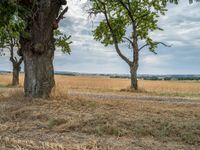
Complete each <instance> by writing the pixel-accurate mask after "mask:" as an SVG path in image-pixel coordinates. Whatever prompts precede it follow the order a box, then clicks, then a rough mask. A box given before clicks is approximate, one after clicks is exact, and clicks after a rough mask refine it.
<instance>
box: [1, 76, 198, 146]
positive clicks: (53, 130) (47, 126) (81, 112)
mask: <svg viewBox="0 0 200 150" xmlns="http://www.w3.org/2000/svg"><path fill="white" fill-rule="evenodd" d="M8 79H9V76H3V77H0V83H1V85H7V84H8V81H9V80H8ZM56 81H57V86H56V89H54V92H53V95H52V96H51V98H50V99H49V100H40V99H37V100H32V99H26V98H24V97H23V94H22V93H23V92H22V89H21V88H8V89H5V90H2V91H0V146H1V147H0V148H1V149H6V150H7V149H8V150H9V149H31V150H45V149H49V150H64V149H67V150H68V149H69V150H70V149H77V150H87V149H91V150H97V149H108V150H124V149H127V150H129V149H130V150H133V149H136V150H137V149H138V150H146V149H148V150H151V149H152V150H155V149H158V150H160V149H166V150H167V149H174V150H177V149H180V150H182V149H185V150H187V149H194V150H198V149H199V148H200V106H199V105H194V104H170V103H165V104H164V103H158V102H156V101H155V102H153V101H150V102H144V101H130V100H126V101H123V100H121V101H115V100H110V99H107V100H106V99H105V100H103V101H100V100H95V99H94V100H91V99H90V98H82V97H79V96H76V97H71V96H68V95H67V94H66V93H67V92H66V91H67V90H68V89H74V90H75V89H76V90H80V91H99V92H100V91H101V92H102V91H104V90H105V91H106V90H107V91H110V92H116V91H118V90H120V89H121V88H127V87H128V85H129V84H128V83H129V82H128V80H121V79H120V80H118V79H109V78H91V77H62V76H56ZM142 82H143V84H142ZM166 83H167V84H168V85H166V87H167V88H166V90H167V89H168V88H169V92H170V90H172V86H173V88H174V90H175V89H176V90H177V91H178V92H183V93H184V92H188V93H190V92H191V93H192V92H195V91H197V90H198V89H200V86H199V83H190V82H187V83H186V82H184V83H181V82H180V84H181V86H180V85H176V84H174V82H166ZM140 84H141V86H145V91H148V89H149V90H150V89H152V90H153V91H155V89H156V88H157V89H159V90H162V88H158V84H159V85H160V86H163V82H156V83H154V82H152V81H141V83H140ZM156 84H157V86H156ZM122 85H123V86H122ZM147 85H148V86H147ZM186 85H188V86H189V88H188V87H187V86H186ZM193 85H195V87H194V86H193ZM120 86H122V87H120ZM150 86H151V87H150ZM184 86H185V87H186V88H185V89H184ZM154 87H155V89H154ZM196 88H197V89H196ZM182 89H184V91H182ZM174 90H172V91H174ZM163 91H165V90H164V87H163ZM199 91H200V90H199ZM140 94H142V93H140Z"/></svg>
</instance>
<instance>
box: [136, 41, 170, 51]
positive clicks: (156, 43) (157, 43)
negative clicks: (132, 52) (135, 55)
mask: <svg viewBox="0 0 200 150" xmlns="http://www.w3.org/2000/svg"><path fill="white" fill-rule="evenodd" d="M154 44H155V45H159V44H162V45H163V46H165V47H171V46H172V45H167V44H165V43H163V42H154ZM148 45H149V44H145V45H143V46H141V47H140V48H139V51H141V50H142V49H143V48H145V47H147V46H148Z"/></svg>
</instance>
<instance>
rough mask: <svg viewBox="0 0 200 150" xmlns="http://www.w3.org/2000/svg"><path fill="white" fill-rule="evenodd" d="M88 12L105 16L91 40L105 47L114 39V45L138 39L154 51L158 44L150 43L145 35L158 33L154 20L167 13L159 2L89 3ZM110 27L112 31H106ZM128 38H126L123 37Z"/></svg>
mask: <svg viewBox="0 0 200 150" xmlns="http://www.w3.org/2000/svg"><path fill="white" fill-rule="evenodd" d="M91 1H92V9H91V10H90V13H92V14H95V15H98V14H106V15H107V17H108V18H107V19H108V21H107V20H106V18H105V19H104V20H102V21H101V22H100V23H99V26H98V27H97V28H96V29H95V30H94V31H93V34H94V38H95V39H96V40H98V41H101V43H103V44H104V45H105V46H108V45H113V44H114V42H115V41H114V38H113V36H115V38H116V41H117V43H122V42H124V37H126V39H129V41H134V39H135V40H136V41H138V40H141V41H145V44H147V45H148V46H149V49H150V50H151V51H154V50H155V49H156V47H157V45H158V42H154V41H153V39H152V38H151V37H150V36H149V33H150V32H152V31H155V30H162V29H161V28H159V27H158V18H159V16H160V15H164V14H165V12H166V11H167V9H166V1H161V0H144V1H140V0H134V1H133V0H111V1H106V0H91ZM109 26H110V27H111V28H112V31H111V30H110V29H109V28H110V27H109ZM127 36H128V37H127Z"/></svg>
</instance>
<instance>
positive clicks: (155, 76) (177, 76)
mask: <svg viewBox="0 0 200 150" xmlns="http://www.w3.org/2000/svg"><path fill="white" fill-rule="evenodd" d="M10 73H12V71H3V70H0V74H10ZM21 73H24V72H23V71H21ZM54 73H55V75H64V76H105V77H110V78H127V79H129V78H130V75H129V74H120V73H119V74H117V73H80V72H70V71H55V72H54ZM138 79H140V80H200V74H138Z"/></svg>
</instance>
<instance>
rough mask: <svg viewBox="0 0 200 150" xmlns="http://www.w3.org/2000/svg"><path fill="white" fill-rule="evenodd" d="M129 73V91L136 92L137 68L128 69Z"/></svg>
mask: <svg viewBox="0 0 200 150" xmlns="http://www.w3.org/2000/svg"><path fill="white" fill-rule="evenodd" d="M130 70H131V71H130V73H131V89H134V90H138V81H137V68H134V67H132V68H131V69H130Z"/></svg>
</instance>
